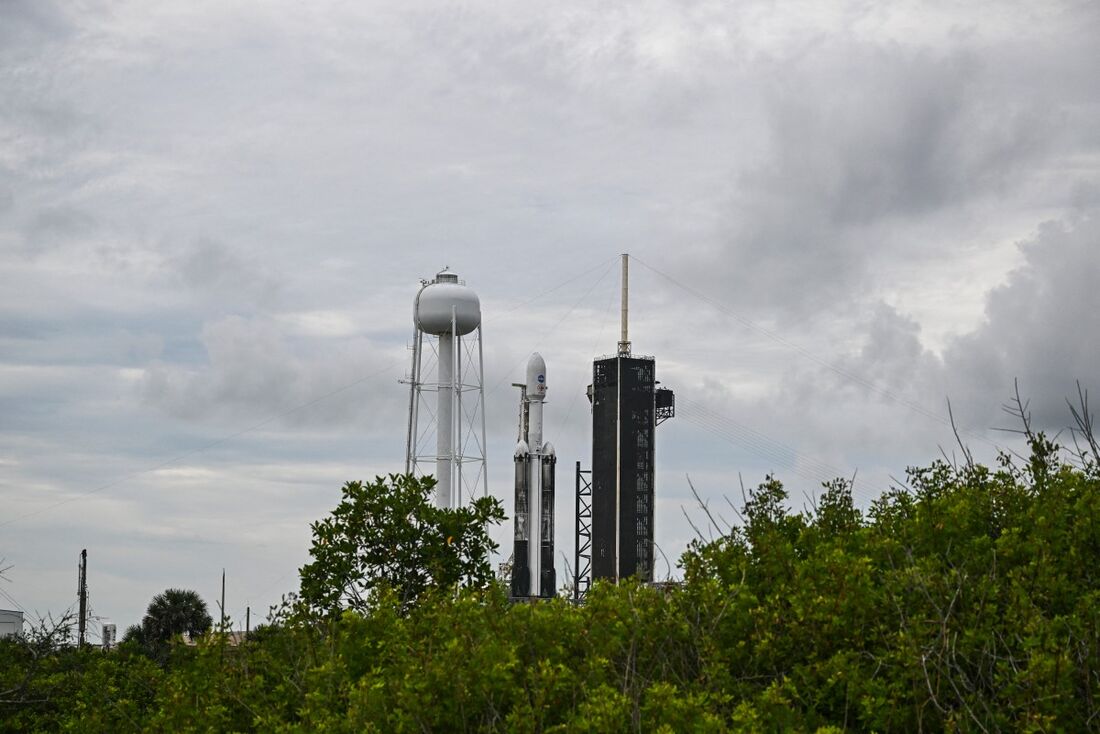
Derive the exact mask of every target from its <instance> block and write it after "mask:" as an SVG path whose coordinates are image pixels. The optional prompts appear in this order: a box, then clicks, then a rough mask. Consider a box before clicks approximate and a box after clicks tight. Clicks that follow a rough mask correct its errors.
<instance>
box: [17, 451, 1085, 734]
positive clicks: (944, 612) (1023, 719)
mask: <svg viewBox="0 0 1100 734" xmlns="http://www.w3.org/2000/svg"><path fill="white" fill-rule="evenodd" d="M909 484H910V486H911V490H910V491H906V490H901V489H893V490H891V491H889V492H887V493H886V494H884V495H883V496H881V497H880V498H878V499H877V500H876V501H875V502H874V503H873V504H872V506H871V507H870V508H869V510H868V512H867V513H866V514H865V515H864V514H863V513H860V512H859V510H858V509H857V508H856V507H855V505H854V503H853V501H852V495H851V486H850V484H849V483H848V482H845V481H836V482H832V483H829V484H828V485H826V486H825V487H824V488H823V491H822V492H821V493H820V496H819V497H818V498H817V499H816V501H815V503H814V505H815V506H814V509H813V510H812V511H810V512H806V513H791V512H790V511H789V510H788V509H787V496H786V490H785V489H784V488H783V487H782V485H781V484H780V483H779V482H777V481H776V480H775V479H774V478H771V477H769V478H767V479H766V481H765V482H763V483H762V484H761V485H760V486H759V487H757V488H756V489H754V490H753V491H752V492H750V495H749V497H748V500H747V502H746V506H745V508H744V512H743V515H744V517H745V519H746V522H745V524H744V525H743V526H742V527H739V528H736V529H734V530H733V531H731V532H730V533H729V534H727V535H724V536H723V537H720V538H717V539H716V540H714V541H712V542H702V541H700V542H697V543H695V544H693V545H692V546H691V548H690V549H689V550H688V552H687V553H686V554H685V555H684V556H683V558H682V559H681V566H682V568H683V571H684V580H683V583H682V584H680V585H678V586H674V587H672V588H654V587H648V586H645V585H641V584H638V583H636V582H634V581H627V582H624V583H622V584H620V585H618V586H614V585H608V584H602V583H597V584H596V585H595V586H594V587H593V588H592V590H591V592H590V594H589V596H588V599H587V601H586V603H585V604H583V605H573V604H570V603H569V602H567V601H566V600H564V599H551V600H546V601H541V602H538V603H520V604H513V603H511V602H510V601H509V600H508V598H507V594H506V590H505V589H504V588H503V587H501V586H499V585H496V584H493V583H490V582H489V578H490V577H489V572H488V568H487V565H486V564H485V562H484V556H483V555H480V553H481V551H477V550H476V549H477V548H485V547H487V546H485V545H483V543H485V542H486V541H485V540H484V539H479V538H478V536H477V533H476V532H475V530H476V528H471V527H468V526H467V527H466V532H468V533H471V534H472V537H468V538H466V539H465V540H463V541H461V543H460V544H459V545H460V547H465V548H467V549H471V548H473V549H475V550H472V551H471V550H466V551H463V552H461V553H459V552H458V551H455V550H453V547H454V545H455V542H454V540H452V542H451V543H444V544H440V543H438V542H433V539H432V537H430V536H432V534H433V533H438V532H439V529H440V528H441V527H443V526H444V523H445V522H451V521H452V520H453V522H454V524H452V525H447V526H446V527H447V528H448V532H450V529H451V528H454V529H455V532H456V533H457V535H449V536H448V537H452V538H457V537H460V536H461V533H462V532H463V529H462V528H463V523H467V524H468V525H483V524H484V523H485V522H487V521H489V520H492V519H493V517H495V516H496V513H497V511H498V510H495V511H494V510H492V509H491V508H488V507H483V508H482V509H481V510H480V512H481V514H480V515H479V514H476V512H474V511H473V510H471V514H467V515H462V516H460V517H457V518H456V517H453V516H448V517H444V518H440V517H438V516H435V515H433V514H432V513H430V512H427V511H426V510H425V507H424V506H423V504H422V500H421V499H418V497H422V498H423V501H424V502H426V501H427V489H430V485H425V484H423V483H420V482H419V481H417V480H411V479H402V478H400V477H390V478H389V479H388V480H385V481H383V480H378V481H376V482H375V484H374V485H368V486H367V487H364V486H362V485H348V487H346V488H345V495H344V498H345V499H344V502H342V503H341V506H340V507H339V508H337V512H335V513H334V514H333V517H332V518H329V520H328V521H322V522H321V523H318V524H316V525H315V535H314V537H315V551H316V552H315V555H314V559H313V563H312V564H311V566H307V567H306V569H303V593H304V594H306V593H309V594H313V595H312V596H311V597H310V600H311V603H312V604H315V605H316V608H317V609H319V610H322V611H324V612H325V614H323V615H299V616H294V615H289V616H284V617H282V618H280V621H279V623H277V624H273V625H269V626H266V627H264V628H263V629H262V630H261V631H259V633H258V634H256V635H255V636H253V637H252V638H251V639H249V640H248V641H247V642H245V643H244V644H243V645H242V646H240V647H237V648H229V647H226V646H225V640H224V638H221V637H219V636H218V635H213V636H210V637H209V638H207V639H205V640H204V641H203V642H202V643H201V644H200V645H199V646H198V647H197V648H194V649H191V648H187V649H183V648H176V649H173V650H172V655H171V656H170V657H169V659H168V660H167V663H166V665H165V666H164V667H160V666H157V665H155V664H154V663H152V662H151V661H149V660H148V659H147V658H144V657H143V656H141V655H135V654H132V653H128V652H126V651H125V650H124V651H123V652H120V653H111V654H103V653H100V652H98V651H95V650H89V649H85V650H75V649H73V648H71V647H67V646H66V645H65V644H64V643H63V642H60V641H56V640H55V641H54V642H52V643H50V644H47V645H45V646H43V645H42V644H39V645H38V647H35V646H34V645H32V644H31V643H30V642H29V641H28V642H26V643H10V642H9V643H6V644H3V645H0V706H3V708H0V716H2V717H5V718H3V719H0V729H5V730H27V731H66V730H80V731H119V730H128V729H136V730H148V731H200V730H201V731H265V732H266V731H272V732H305V731H329V732H361V731H368V732H370V731H377V732H420V731H508V732H513V731H515V732H650V731H654V732H685V731H687V732H723V731H746V732H761V731H805V732H810V731H818V732H837V731H880V732H909V731H975V732H977V731H1051V730H1054V731H1087V730H1090V729H1091V730H1095V729H1096V728H1097V727H1098V726H1100V664H1098V655H1100V524H1098V522H1097V518H1100V478H1098V477H1097V476H1096V475H1095V473H1094V472H1091V471H1090V470H1087V468H1086V469H1081V468H1075V467H1074V466H1073V465H1070V464H1067V463H1064V462H1063V461H1062V460H1061V459H1060V458H1059V454H1058V452H1057V451H1056V449H1055V448H1054V447H1053V446H1052V445H1051V444H1050V443H1049V442H1048V441H1046V439H1044V438H1042V437H1041V436H1036V437H1035V439H1034V440H1033V441H1032V455H1031V456H1030V457H1028V459H1027V460H1026V462H1022V463H1021V465H1019V466H1018V465H1016V464H1015V463H1014V462H1013V461H1012V459H1011V458H1010V457H1002V460H1001V462H1000V464H999V466H998V467H997V468H996V469H990V468H987V467H981V466H976V465H973V466H972V465H970V464H969V463H967V464H966V465H963V466H953V465H949V464H947V463H944V462H936V463H935V464H933V465H931V466H929V467H924V468H920V469H913V470H910V473H909ZM386 497H389V498H390V501H391V502H392V503H393V507H394V508H399V509H395V510H394V511H392V512H390V513H389V514H388V515H387V514H386V513H385V511H384V510H383V505H385V504H386ZM368 508H371V509H370V511H369V512H368V511H367V510H368ZM414 520H415V521H414ZM367 522H371V523H373V524H371V525H369V527H370V528H371V531H370V532H366V531H364V532H360V531H358V530H356V529H355V526H356V524H357V523H367ZM372 535H373V536H378V535H386V537H388V538H390V539H391V540H392V539H394V538H404V539H405V540H404V542H405V543H406V544H410V545H411V546H415V545H416V544H418V543H420V542H422V541H423V542H425V543H427V544H428V545H427V547H426V548H423V549H418V548H417V547H401V546H400V544H393V545H394V547H393V553H394V554H396V555H395V557H401V558H404V559H406V562H408V563H419V564H421V565H422V567H423V568H427V569H428V571H420V572H416V573H413V572H412V571H409V572H408V573H406V572H404V571H402V570H401V569H397V568H394V567H392V566H391V565H389V564H391V563H392V562H391V561H390V560H389V558H390V556H389V555H387V554H386V553H384V552H383V548H384V547H385V546H384V544H383V543H382V542H381V541H380V540H377V539H372V537H369V536H372ZM424 536H429V537H424ZM360 544H361V546H360ZM463 544H464V545H463ZM352 546H354V547H355V548H360V547H361V548H362V553H363V554H362V556H361V557H360V556H358V555H357V554H354V553H353V554H351V557H350V558H347V557H341V556H340V555H339V553H336V552H335V551H334V552H333V554H331V555H325V554H326V553H327V552H328V551H329V550H330V549H333V548H336V549H340V548H343V549H344V551H343V552H344V553H348V552H350V550H349V549H350V548H351V547H352ZM439 554H443V555H442V558H441V557H440V555H439ZM452 554H456V555H452ZM326 562H331V563H332V564H334V566H335V567H336V571H335V572H334V573H332V574H330V575H326V574H325V573H323V572H322V569H321V568H320V566H319V565H318V564H323V563H326ZM341 564H343V565H341ZM307 570H308V573H307ZM307 580H308V581H309V583H313V584H315V585H316V587H317V588H316V589H313V590H312V591H307V590H306V586H307V583H306V582H307ZM326 583H333V584H334V587H333V590H332V593H330V594H328V595H326V594H324V593H321V592H322V591H324V589H323V585H324V584H326ZM349 585H354V586H355V587H356V588H357V589H358V590H359V591H358V594H359V596H358V602H357V603H354V604H353V603H351V602H352V601H354V600H355V599H356V597H354V596H353V595H352V594H350V592H348V591H347V589H348V588H349ZM460 587H462V588H460ZM368 602H369V603H368ZM3 691H9V693H7V694H4V693H3ZM11 691H16V693H11ZM103 691H107V692H108V693H109V695H108V696H107V697H104V695H103V693H102V692H103ZM5 696H6V699H5V698H4V697H5Z"/></svg>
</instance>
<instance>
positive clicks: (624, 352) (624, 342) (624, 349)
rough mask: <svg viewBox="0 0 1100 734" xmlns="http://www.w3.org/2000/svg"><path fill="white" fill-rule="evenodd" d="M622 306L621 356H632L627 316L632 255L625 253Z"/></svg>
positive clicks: (620, 316) (620, 315)
mask: <svg viewBox="0 0 1100 734" xmlns="http://www.w3.org/2000/svg"><path fill="white" fill-rule="evenodd" d="M622 258H623V278H622V306H621V308H620V314H619V318H620V323H621V332H620V334H619V356H620V357H629V356H630V338H629V337H628V335H627V314H628V312H629V310H630V309H629V301H630V255H628V254H627V253H625V252H624V253H623V255H622Z"/></svg>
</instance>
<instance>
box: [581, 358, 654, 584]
mask: <svg viewBox="0 0 1100 734" xmlns="http://www.w3.org/2000/svg"><path fill="white" fill-rule="evenodd" d="M654 389H655V381H654V362H653V360H652V359H646V358H639V357H613V358H610V359H604V360H597V361H596V362H595V363H594V364H593V370H592V392H593V395H592V576H593V578H622V577H627V576H634V575H636V576H639V577H640V578H641V579H642V580H644V581H652V580H653V512H654V485H653V478H654V477H653V473H654V470H653V468H654V461H653V458H654V453H653V448H654V441H653V439H654V428H655V425H656V420H655V418H656V417H655V413H654V410H655V404H654V397H655V395H654ZM616 460H617V461H616ZM616 463H617V464H618V467H619V472H620V476H619V481H618V486H619V498H618V520H619V523H618V536H619V552H618V557H619V567H618V568H617V569H616V568H615V553H614V547H615V534H616V527H615V519H616V516H615V513H616V496H615V493H616Z"/></svg>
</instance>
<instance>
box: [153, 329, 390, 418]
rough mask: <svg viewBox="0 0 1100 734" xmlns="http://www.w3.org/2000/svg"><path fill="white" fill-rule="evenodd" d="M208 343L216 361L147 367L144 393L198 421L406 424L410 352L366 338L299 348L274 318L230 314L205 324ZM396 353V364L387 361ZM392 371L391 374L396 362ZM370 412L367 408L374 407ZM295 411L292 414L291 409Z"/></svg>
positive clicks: (209, 356)
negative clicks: (397, 383)
mask: <svg viewBox="0 0 1100 734" xmlns="http://www.w3.org/2000/svg"><path fill="white" fill-rule="evenodd" d="M200 338H201V342H202V345H203V347H204V348H205V350H206V354H207V359H208V362H207V364H205V365H201V366H198V367H185V366H182V365H173V364H171V363H165V362H159V363H155V364H153V365H151V366H150V367H148V368H147V369H146V370H145V374H144V377H143V379H142V395H143V397H144V399H145V400H146V401H148V402H149V403H150V404H152V405H155V406H157V407H159V408H161V409H163V410H165V411H167V412H168V413H170V414H171V415H173V416H176V417H178V418H181V419H185V420H190V421H200V420H202V421H210V420H215V421H217V420H225V419H227V418H228V419H230V420H233V421H238V422H239V421H240V420H242V419H263V418H269V417H272V416H275V415H279V414H283V418H282V420H281V423H282V424H283V425H298V426H301V425H309V426H313V427H315V428H328V429H337V428H339V427H345V428H346V427H349V426H364V425H366V426H370V427H371V428H375V429H377V428H379V427H392V426H393V425H400V424H401V421H402V416H403V412H402V411H401V406H402V405H403V404H404V402H405V399H404V396H403V395H402V392H401V391H400V390H397V389H392V388H391V389H385V387H382V389H379V388H380V387H381V386H386V385H387V383H390V384H392V379H393V377H394V376H395V375H397V374H400V370H401V369H402V368H403V367H404V360H401V363H400V365H398V364H396V357H397V356H399V355H401V354H402V352H400V351H396V350H394V349H393V348H392V347H386V346H384V345H383V346H380V345H374V344H371V343H370V342H368V341H366V340H361V339H360V340H350V341H348V342H346V343H343V344H332V343H326V342H324V341H323V340H322V341H320V342H311V341H306V342H304V343H303V344H300V345H297V347H296V345H294V344H293V343H292V342H291V341H290V340H289V339H288V338H287V337H286V336H285V334H284V333H283V332H282V331H281V330H280V329H279V328H278V327H277V326H276V325H275V324H273V323H272V322H271V321H269V320H266V319H264V318H260V317H257V318H252V319H247V318H243V317H240V316H230V317H226V318H222V319H219V320H216V321H214V322H212V323H209V324H207V325H206V326H204V327H203V330H202V334H201V337H200ZM389 355H393V356H394V359H392V360H388V359H387V357H388V356H389ZM391 361H392V362H395V363H394V364H393V366H392V367H391V369H390V370H385V371H384V370H383V367H384V366H385V365H386V364H387V363H388V362H391ZM374 373H379V374H378V377H377V379H373V380H371V382H370V384H369V385H366V386H364V389H365V390H367V389H369V393H368V395H369V399H366V400H364V399H363V398H362V396H361V394H360V396H359V398H358V399H351V398H352V397H353V396H355V395H356V393H349V395H348V396H345V397H338V398H336V399H332V400H320V401H319V402H318V403H317V404H316V405H312V406H310V407H309V409H307V410H301V411H298V410H292V409H294V408H297V407H299V406H303V405H305V404H307V403H310V402H311V401H314V400H317V399H319V398H322V397H323V396H325V395H327V394H328V393H330V392H332V391H335V390H340V389H341V388H345V387H347V386H349V385H352V384H353V383H356V382H358V381H359V380H360V379H361V378H364V377H367V376H369V375H372V374H374ZM368 404H369V405H370V409H369V410H368V409H367V407H366V406H367V405H368ZM287 411H292V412H287Z"/></svg>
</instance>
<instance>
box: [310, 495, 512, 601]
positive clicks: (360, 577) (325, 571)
mask: <svg viewBox="0 0 1100 734" xmlns="http://www.w3.org/2000/svg"><path fill="white" fill-rule="evenodd" d="M434 487H435V480H434V479H432V478H430V477H425V478H417V477H414V476H412V475H408V474H391V475H390V476H389V477H376V478H375V480H374V481H373V482H370V483H367V484H363V483H362V482H348V483H347V484H345V485H344V488H343V496H342V498H341V500H340V504H339V505H337V506H336V509H335V510H333V511H332V514H330V515H329V516H328V517H326V518H325V519H323V520H319V521H317V522H315V523H313V525H311V528H312V530H313V545H312V547H311V548H310V556H311V557H312V559H313V560H312V561H311V562H310V563H308V564H307V565H306V566H304V567H303V568H302V569H301V573H300V576H301V599H302V601H303V602H304V603H305V604H306V605H307V606H308V607H309V608H310V609H312V610H313V611H316V612H321V613H324V614H335V613H338V612H339V611H340V610H341V609H346V608H350V609H355V610H357V611H366V609H367V608H368V606H369V604H370V599H371V593H372V592H374V591H375V590H377V589H380V588H383V587H384V588H388V589H389V590H391V591H392V592H393V593H394V594H395V595H396V597H397V598H398V599H399V600H400V601H401V602H402V603H404V604H409V603H411V602H412V601H414V600H416V599H418V598H420V597H421V596H422V595H423V594H425V593H426V592H427V591H429V590H432V589H449V590H454V589H456V588H458V587H460V586H462V587H466V588H484V587H485V586H487V585H488V584H489V582H490V581H491V580H492V579H493V571H492V566H491V565H490V563H489V557H490V555H491V554H492V552H493V551H495V550H496V547H497V546H496V544H495V543H494V542H493V540H492V538H491V537H490V536H489V523H498V522H500V521H502V520H503V519H504V510H503V509H502V508H501V505H500V502H499V501H498V500H497V499H495V498H493V497H482V498H478V499H476V500H474V501H473V502H471V503H470V504H469V505H467V506H464V507H458V508H454V509H441V508H438V507H436V506H435V504H434V503H433V502H432V499H431V498H432V494H433V489H434Z"/></svg>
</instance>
